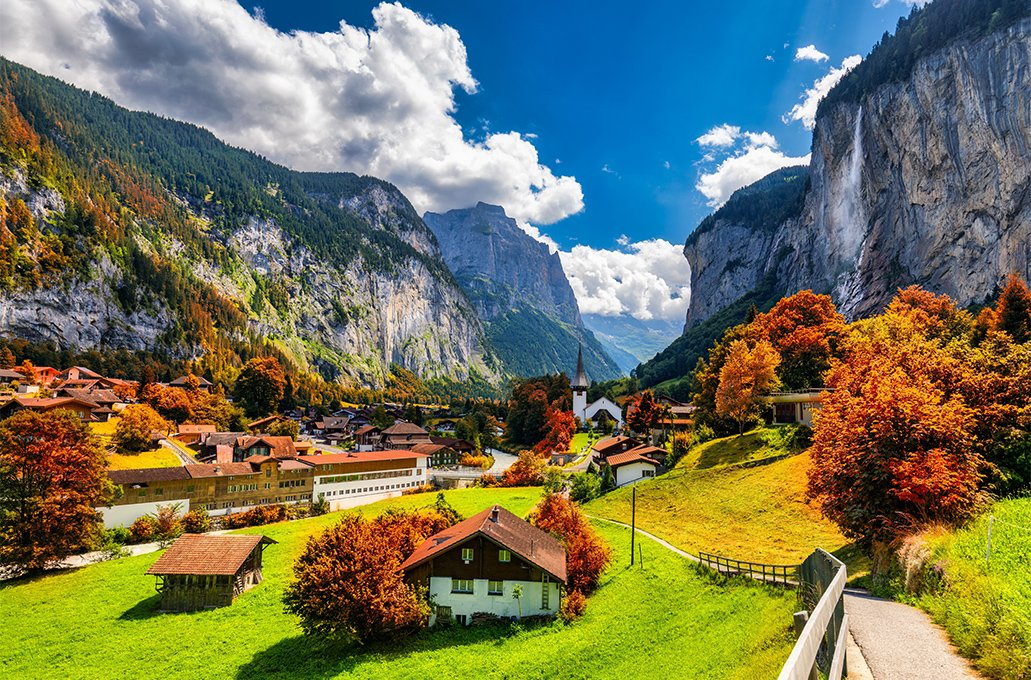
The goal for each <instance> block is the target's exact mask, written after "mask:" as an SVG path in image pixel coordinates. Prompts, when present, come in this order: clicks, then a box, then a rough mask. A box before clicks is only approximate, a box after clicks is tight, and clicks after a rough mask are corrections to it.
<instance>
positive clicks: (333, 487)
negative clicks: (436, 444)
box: [304, 451, 430, 511]
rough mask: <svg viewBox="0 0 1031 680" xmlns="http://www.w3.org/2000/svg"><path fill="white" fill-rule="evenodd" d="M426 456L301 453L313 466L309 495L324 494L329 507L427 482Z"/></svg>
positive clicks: (393, 493)
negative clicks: (311, 490)
mask: <svg viewBox="0 0 1031 680" xmlns="http://www.w3.org/2000/svg"><path fill="white" fill-rule="evenodd" d="M429 461H430V456H428V455H427V454H425V453H415V452H414V451H352V452H349V453H335V454H327V455H321V456H305V457H304V462H305V463H307V464H309V465H312V466H314V469H315V482H314V486H313V496H312V497H313V498H316V499H317V498H318V497H319V496H320V495H321V496H324V497H325V498H326V500H327V501H328V502H329V507H330V510H332V511H336V510H345V509H347V508H354V507H357V506H359V505H365V504H366V503H374V502H376V501H380V500H383V499H385V498H394V497H397V496H400V495H401V494H402V493H404V491H406V490H409V489H414V488H417V487H420V486H424V485H425V484H427V483H428V482H427V472H426V471H427V468H428V465H429Z"/></svg>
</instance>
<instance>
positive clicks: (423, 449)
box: [411, 444, 463, 468]
mask: <svg viewBox="0 0 1031 680" xmlns="http://www.w3.org/2000/svg"><path fill="white" fill-rule="evenodd" d="M411 451H412V453H425V454H426V455H427V456H429V457H430V467H434V468H440V467H444V466H445V465H458V462H459V461H460V460H462V458H463V456H462V455H461V454H459V453H458V452H457V451H455V450H454V449H453V448H451V447H450V446H445V445H444V444H416V445H415V446H413V447H412V448H411Z"/></svg>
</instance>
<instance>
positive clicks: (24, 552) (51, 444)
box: [0, 410, 112, 570]
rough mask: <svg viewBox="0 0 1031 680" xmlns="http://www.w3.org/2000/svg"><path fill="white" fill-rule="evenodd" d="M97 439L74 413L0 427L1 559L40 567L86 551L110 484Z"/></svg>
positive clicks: (14, 420)
mask: <svg viewBox="0 0 1031 680" xmlns="http://www.w3.org/2000/svg"><path fill="white" fill-rule="evenodd" d="M106 462H107V461H106V459H105V456H104V452H103V450H102V449H101V448H100V446H99V444H98V443H97V439H96V438H95V437H94V436H93V435H92V434H91V433H90V431H89V428H88V427H87V425H86V424H85V423H83V422H82V421H80V420H79V418H78V417H76V415H75V414H74V413H72V412H71V411H65V410H58V411H51V412H48V413H37V412H35V411H27V410H26V411H20V412H18V413H16V414H14V415H13V416H11V417H10V418H8V419H7V420H5V421H4V422H3V423H2V424H0V564H18V565H22V566H24V567H26V568H28V569H30V570H41V569H43V568H45V567H46V566H47V565H49V564H53V563H54V562H57V561H58V560H61V559H63V558H65V557H67V556H69V555H74V554H76V553H80V552H85V551H86V550H88V549H90V547H91V545H92V542H93V538H94V536H95V535H96V533H97V531H98V530H99V522H100V513H98V512H97V511H96V510H94V508H95V507H97V506H100V505H104V504H105V503H106V502H107V500H108V498H109V497H110V494H111V493H112V487H111V485H110V483H109V482H108V480H107V476H106V475H105V474H104V467H105V465H106Z"/></svg>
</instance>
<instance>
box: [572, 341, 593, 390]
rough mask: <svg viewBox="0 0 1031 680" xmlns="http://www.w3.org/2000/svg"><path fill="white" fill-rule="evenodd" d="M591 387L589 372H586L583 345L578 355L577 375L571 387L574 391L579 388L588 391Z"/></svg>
mask: <svg viewBox="0 0 1031 680" xmlns="http://www.w3.org/2000/svg"><path fill="white" fill-rule="evenodd" d="M590 386H591V383H590V382H588V381H587V371H585V370H584V348H583V345H581V346H580V349H579V350H578V351H577V353H576V374H575V375H574V376H573V382H572V383H571V384H570V387H573V388H574V389H575V388H577V387H579V388H582V389H585V390H586V389H587V388H588V387H590Z"/></svg>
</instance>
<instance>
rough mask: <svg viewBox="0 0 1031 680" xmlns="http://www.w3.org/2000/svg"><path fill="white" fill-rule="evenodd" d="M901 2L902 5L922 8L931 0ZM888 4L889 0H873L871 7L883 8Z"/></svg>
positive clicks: (906, 0)
mask: <svg viewBox="0 0 1031 680" xmlns="http://www.w3.org/2000/svg"><path fill="white" fill-rule="evenodd" d="M901 1H902V4H904V5H910V6H912V5H916V6H918V7H923V6H924V5H926V4H927V3H929V2H930V1H931V0H901ZM889 2H891V0H873V6H874V7H884V6H885V5H887V4H888V3H889Z"/></svg>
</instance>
